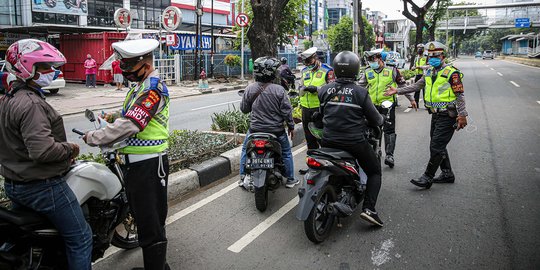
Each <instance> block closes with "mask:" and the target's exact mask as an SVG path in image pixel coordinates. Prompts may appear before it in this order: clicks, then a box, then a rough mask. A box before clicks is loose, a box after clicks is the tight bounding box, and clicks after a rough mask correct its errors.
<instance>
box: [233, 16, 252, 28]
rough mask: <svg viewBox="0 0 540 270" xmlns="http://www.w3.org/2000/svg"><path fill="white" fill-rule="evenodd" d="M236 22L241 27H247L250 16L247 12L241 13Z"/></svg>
mask: <svg viewBox="0 0 540 270" xmlns="http://www.w3.org/2000/svg"><path fill="white" fill-rule="evenodd" d="M236 24H237V25H238V26H240V27H246V26H248V24H249V17H248V15H247V14H245V13H239V14H238V16H236Z"/></svg>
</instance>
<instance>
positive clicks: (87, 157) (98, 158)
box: [77, 153, 105, 164]
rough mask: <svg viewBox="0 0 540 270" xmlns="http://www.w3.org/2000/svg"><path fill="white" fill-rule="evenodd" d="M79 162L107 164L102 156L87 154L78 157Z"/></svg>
mask: <svg viewBox="0 0 540 270" xmlns="http://www.w3.org/2000/svg"><path fill="white" fill-rule="evenodd" d="M77 159H78V160H86V161H94V162H97V163H101V164H105V160H104V159H103V156H101V154H94V153H87V154H81V155H79V157H77Z"/></svg>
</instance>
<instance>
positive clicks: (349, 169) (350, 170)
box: [339, 164, 358, 174]
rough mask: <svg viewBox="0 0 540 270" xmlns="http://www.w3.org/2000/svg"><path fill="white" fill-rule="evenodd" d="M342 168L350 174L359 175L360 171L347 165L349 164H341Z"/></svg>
mask: <svg viewBox="0 0 540 270" xmlns="http://www.w3.org/2000/svg"><path fill="white" fill-rule="evenodd" d="M339 165H340V166H341V168H343V169H345V170H347V171H349V172H352V173H354V174H358V171H357V170H356V168H355V167H354V166H350V165H347V164H339Z"/></svg>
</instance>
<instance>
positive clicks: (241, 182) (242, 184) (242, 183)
mask: <svg viewBox="0 0 540 270" xmlns="http://www.w3.org/2000/svg"><path fill="white" fill-rule="evenodd" d="M245 177H246V176H245V175H240V180H238V186H239V187H241V188H244V189H245V188H246V187H245V186H244V178H245Z"/></svg>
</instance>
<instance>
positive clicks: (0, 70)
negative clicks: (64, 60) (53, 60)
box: [0, 60, 66, 94]
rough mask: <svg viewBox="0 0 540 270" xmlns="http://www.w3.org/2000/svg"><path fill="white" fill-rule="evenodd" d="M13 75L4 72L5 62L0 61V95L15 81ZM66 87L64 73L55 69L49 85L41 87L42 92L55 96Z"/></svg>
mask: <svg viewBox="0 0 540 270" xmlns="http://www.w3.org/2000/svg"><path fill="white" fill-rule="evenodd" d="M16 79H17V78H16V77H15V75H13V74H10V73H8V72H7V71H6V61H5V60H0V93H3V92H4V91H5V90H6V89H7V88H8V87H9V85H10V84H11V82H12V81H14V80H16ZM64 87H66V81H65V80H64V73H62V71H60V70H57V69H55V71H54V80H53V81H52V83H51V85H49V86H47V87H43V88H42V89H43V90H47V91H49V93H51V94H56V93H58V91H60V88H64Z"/></svg>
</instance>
